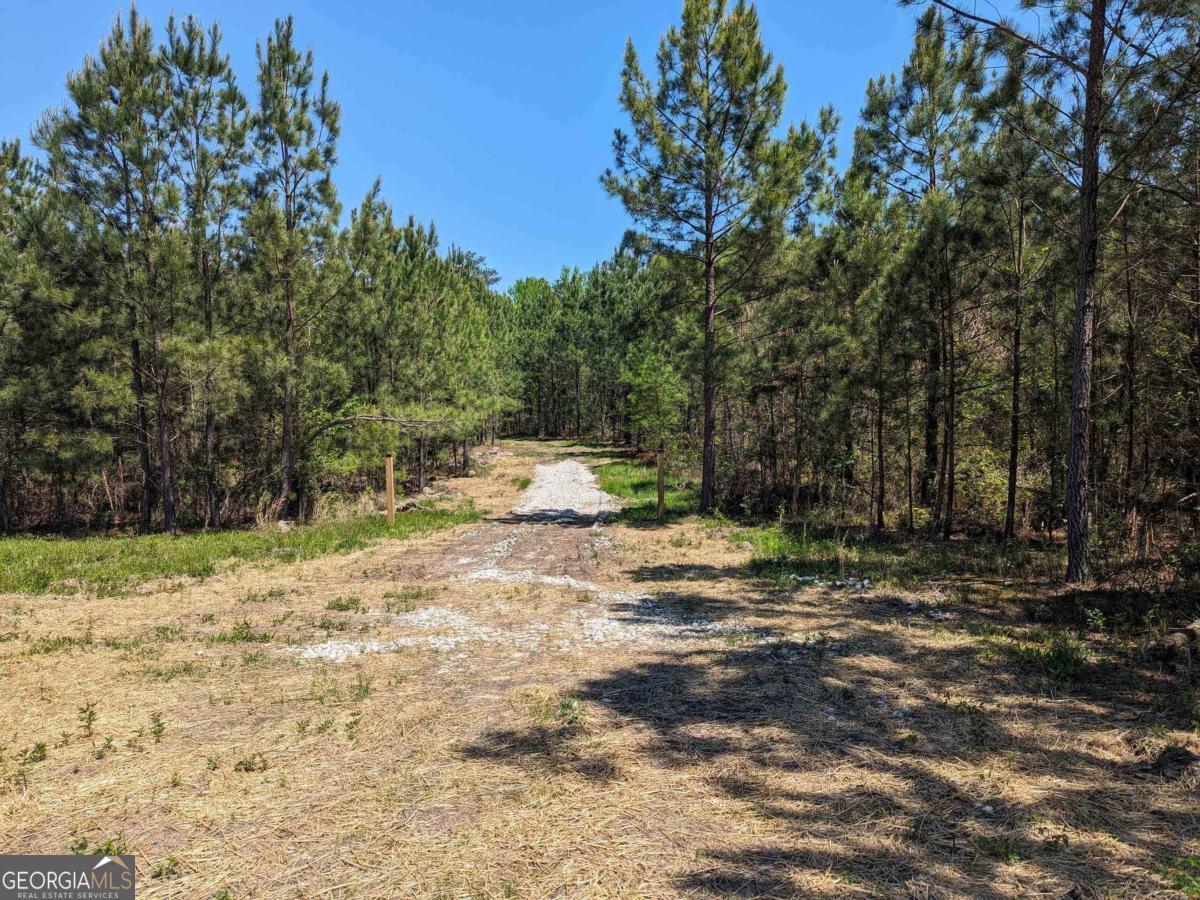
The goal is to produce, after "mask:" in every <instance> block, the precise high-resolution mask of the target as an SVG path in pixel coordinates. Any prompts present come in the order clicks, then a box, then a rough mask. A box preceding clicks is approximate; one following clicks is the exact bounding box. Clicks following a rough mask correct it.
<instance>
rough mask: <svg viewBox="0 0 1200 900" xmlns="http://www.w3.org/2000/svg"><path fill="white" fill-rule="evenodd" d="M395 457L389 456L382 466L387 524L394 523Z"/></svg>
mask: <svg viewBox="0 0 1200 900" xmlns="http://www.w3.org/2000/svg"><path fill="white" fill-rule="evenodd" d="M395 462H396V461H395V458H394V457H391V456H389V457H388V458H387V460H386V461H385V463H384V468H385V470H386V472H387V478H386V480H387V522H388V524H389V525H394V524H396V473H395Z"/></svg>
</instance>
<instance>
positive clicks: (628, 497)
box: [593, 461, 698, 523]
mask: <svg viewBox="0 0 1200 900" xmlns="http://www.w3.org/2000/svg"><path fill="white" fill-rule="evenodd" d="M593 471H594V472H595V473H596V477H597V478H598V479H599V481H600V489H601V490H602V491H605V492H606V493H609V494H613V495H614V496H617V497H621V498H622V499H623V500H625V509H624V510H622V512H621V516H620V518H621V520H622V521H624V522H627V523H641V522H656V521H657V520H658V473H657V470H656V468H655V465H654V463H651V462H647V463H640V462H632V461H629V462H612V463H605V464H604V465H600V466H596V467H595V469H593ZM697 501H698V495H697V492H696V489H695V488H694V487H692V486H690V485H686V484H681V483H679V482H678V481H676V480H675V479H672V478H671V477H670V474H669V473H668V476H667V481H666V502H667V520H668V521H669V520H671V519H678V518H680V517H682V516H687V515H691V514H692V513H694V512H695V511H696V504H697Z"/></svg>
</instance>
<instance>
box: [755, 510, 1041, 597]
mask: <svg viewBox="0 0 1200 900" xmlns="http://www.w3.org/2000/svg"><path fill="white" fill-rule="evenodd" d="M732 539H733V540H734V541H737V542H742V543H748V544H750V545H751V546H752V547H753V549H754V551H755V554H754V563H753V565H754V567H755V569H757V570H758V572H759V574H763V575H773V576H776V577H781V578H786V577H788V576H790V575H798V576H806V575H807V576H816V577H846V576H853V577H855V578H870V579H871V580H872V581H875V582H888V583H891V584H895V585H897V586H900V587H916V586H918V585H920V584H922V583H925V582H927V581H929V580H930V579H937V578H953V577H963V576H973V577H988V578H1021V579H1029V578H1036V579H1041V578H1053V577H1055V576H1056V575H1058V574H1059V573H1060V572H1061V571H1062V554H1061V552H1060V551H1059V550H1057V549H1053V548H1051V549H1043V548H1040V547H1035V546H1031V545H1027V544H1022V543H1011V544H1006V543H1002V542H999V541H986V540H963V541H952V542H950V543H943V542H940V541H932V540H925V539H921V538H916V537H908V536H905V535H894V534H888V535H879V536H871V535H867V534H855V533H854V532H852V531H850V532H843V533H841V534H838V533H837V531H836V530H829V529H819V530H812V531H810V530H808V529H807V528H805V527H804V525H802V524H800V525H792V524H786V523H775V524H772V525H759V526H746V527H742V528H739V529H737V530H736V531H734V532H733V534H732Z"/></svg>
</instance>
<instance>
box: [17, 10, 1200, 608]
mask: <svg viewBox="0 0 1200 900" xmlns="http://www.w3.org/2000/svg"><path fill="white" fill-rule="evenodd" d="M1033 13H1037V14H1039V16H1040V17H1034V16H1033ZM914 23H915V29H914V34H913V40H912V48H911V53H910V55H909V57H908V59H907V61H906V62H905V63H904V65H903V67H902V68H901V69H900V70H899V71H895V72H884V73H882V74H878V75H877V76H876V77H872V78H869V79H867V80H866V82H865V85H864V87H865V92H864V99H863V104H862V107H861V109H860V110H858V111H857V113H855V112H854V111H841V112H840V113H839V112H838V111H835V110H834V109H832V108H824V109H820V110H813V111H812V118H811V120H810V121H807V122H800V123H793V124H787V123H784V122H783V121H782V118H783V104H784V99H785V96H786V91H787V83H786V80H785V76H784V69H783V66H782V64H781V63H780V61H777V60H775V59H774V58H773V57H772V56H771V54H770V52H769V50H768V49H767V46H766V41H768V40H769V35H766V36H764V35H762V34H760V27H759V22H758V18H757V14H756V11H755V9H754V7H753V5H750V4H747V3H744V2H737V3H734V4H727V3H725V2H723V0H687V2H686V3H684V6H683V14H682V18H681V20H680V22H679V23H678V24H677V25H676V26H674V27H673V28H671V29H670V30H669V31H667V32H666V34H665V35H664V36H663V38H662V41H661V44H660V46H659V47H658V49H657V52H656V54H655V56H654V58H653V61H652V62H649V63H647V62H644V61H643V58H642V57H641V56H639V54H638V52H637V50H636V49H635V48H634V46H633V44H632V42H631V43H630V44H629V47H628V49H627V52H626V56H625V59H624V65H623V71H622V79H621V86H620V103H621V106H622V108H623V109H624V111H625V113H626V121H624V122H615V123H614V125H617V126H618V128H617V130H616V133H615V137H614V141H613V162H612V166H611V168H610V169H609V170H608V171H605V172H603V173H596V174H597V175H599V181H600V184H599V185H598V187H597V190H603V191H605V192H607V193H608V194H609V195H611V197H612V198H613V202H619V203H620V204H622V205H623V206H624V208H625V209H626V210H627V211H628V214H629V217H630V220H631V223H632V224H631V227H630V229H629V231H628V232H627V233H626V234H625V235H624V236H623V237H622V236H621V235H613V242H614V245H617V246H618V249H617V250H616V251H615V252H614V253H613V255H612V257H611V258H610V259H607V260H604V261H602V262H599V263H598V264H597V265H596V266H595V267H594V268H592V269H590V270H588V271H580V270H577V269H566V268H564V269H563V271H562V273H561V275H559V276H558V278H557V279H556V280H554V281H553V282H551V281H549V280H547V279H544V278H536V277H529V278H524V279H520V280H518V281H517V282H516V283H515V285H514V286H513V287H512V288H511V289H510V290H507V291H504V292H501V291H498V290H497V289H496V285H497V283H498V280H499V279H498V276H497V274H496V273H495V272H494V271H493V270H492V269H491V268H489V266H488V264H487V262H486V257H485V255H483V254H481V253H480V252H476V251H474V250H469V249H466V248H463V247H460V246H457V245H455V244H452V243H443V242H442V240H441V238H440V236H439V233H438V230H437V228H436V226H435V224H434V223H433V222H432V221H429V222H427V221H421V220H418V219H416V218H414V217H413V216H406V215H404V214H398V213H397V211H396V210H397V207H394V206H393V204H392V203H391V202H389V201H387V200H385V199H384V193H383V188H382V187H380V186H379V185H378V184H377V185H376V187H375V189H373V190H372V191H371V192H370V193H369V194H368V195H367V196H365V197H363V198H362V199H361V200H359V201H358V205H357V206H355V207H354V208H353V209H352V210H351V211H350V212H349V214H348V215H345V214H344V212H343V205H342V200H341V199H340V198H339V196H338V193H337V189H336V184H335V170H336V165H337V159H338V152H337V145H338V139H339V136H340V108H339V105H338V101H337V99H336V97H337V91H336V78H331V77H330V76H329V74H327V73H322V72H321V71H320V70H319V68H318V66H317V62H316V57H315V55H314V50H312V49H306V47H305V45H304V42H303V40H302V39H301V38H299V37H298V36H297V33H296V26H295V25H294V23H293V21H292V20H291V19H290V18H288V19H285V20H280V21H277V22H276V23H275V25H274V28H273V29H272V30H271V31H270V33H269V34H267V35H266V36H265V37H264V38H263V40H262V41H261V42H260V43H259V45H258V54H257V83H256V84H255V85H254V86H252V87H247V86H243V85H239V84H238V83H237V80H236V78H235V77H234V70H233V66H232V64H231V61H230V59H229V57H228V55H227V54H226V52H225V50H224V48H223V45H222V34H221V30H220V28H219V26H218V25H217V24H216V23H209V24H206V23H204V22H202V21H200V20H199V19H198V18H195V17H190V16H189V17H187V18H182V19H178V20H176V19H172V20H171V21H169V22H167V23H165V27H163V28H162V29H160V30H157V31H156V30H155V29H154V28H152V26H151V23H150V22H148V21H147V20H146V19H145V18H144V17H142V16H141V15H139V14H138V12H136V11H132V10H131V11H130V12H129V13H128V14H127V15H123V16H121V17H119V18H118V20H117V22H116V24H115V25H114V27H113V29H112V31H111V33H110V34H109V35H108V36H107V37H105V38H104V40H103V42H102V43H101V44H100V46H99V49H98V51H97V53H96V54H95V55H94V56H89V57H88V58H87V59H85V60H83V61H82V63H81V65H80V67H79V68H78V69H76V70H75V71H73V72H71V73H70V74H69V75H68V77H67V81H66V95H65V97H64V100H63V103H62V105H61V106H59V107H57V108H54V109H51V110H49V111H47V112H46V114H45V115H44V116H43V117H42V119H41V120H40V121H39V122H37V123H36V124H35V125H34V127H33V129H32V147H26V146H23V145H22V143H20V142H19V141H18V140H12V141H9V142H6V143H4V144H3V146H2V148H0V234H2V236H3V240H2V242H0V531H3V532H45V531H57V532H68V533H78V532H82V531H123V530H137V531H141V532H148V531H156V530H161V531H166V532H177V531H182V530H196V529H220V528H228V527H242V526H245V525H247V524H249V523H252V522H255V521H258V522H264V521H272V520H276V519H287V520H292V519H307V518H311V517H313V516H314V515H317V514H319V511H320V508H321V505H322V503H323V502H325V501H326V500H327V499H328V498H331V497H338V496H345V495H353V494H355V493H357V492H361V491H364V490H371V489H375V488H377V487H378V486H379V485H380V479H381V477H382V471H383V465H382V460H383V458H384V457H385V456H388V455H395V456H396V457H397V459H398V466H399V473H400V477H401V480H402V483H403V484H404V485H405V486H406V488H407V489H408V490H409V491H412V492H418V493H419V492H421V491H422V490H424V489H425V488H426V486H427V483H428V481H429V480H430V479H431V478H433V477H434V476H435V475H438V476H440V475H443V474H450V473H452V472H456V471H466V470H469V467H470V464H471V458H470V454H471V449H472V448H473V447H475V446H478V445H479V444H481V443H484V442H488V441H493V440H494V439H495V437H496V435H497V434H500V435H528V436H534V437H571V438H576V439H597V440H604V441H611V442H617V443H626V444H629V445H631V446H633V447H635V448H637V449H638V450H639V451H661V452H663V453H664V454H665V458H666V461H667V468H668V477H669V479H670V480H671V483H672V484H673V485H676V486H680V487H681V488H682V489H685V490H688V491H691V492H692V493H691V494H689V496H692V497H694V508H695V510H696V511H698V512H700V513H704V514H708V513H721V514H724V515H727V516H733V517H744V518H747V519H759V520H769V519H778V520H779V521H781V522H786V523H791V524H792V525H793V526H794V527H802V526H804V527H807V524H812V525H813V526H814V527H828V526H833V527H838V526H841V527H843V528H847V529H849V528H854V529H859V530H860V531H862V532H865V533H870V534H877V535H878V534H884V533H887V534H897V535H900V534H903V535H908V536H909V537H910V538H912V539H915V540H921V541H928V542H944V541H955V540H976V539H978V540H987V541H999V542H1006V541H1023V542H1037V543H1040V544H1045V545H1047V546H1054V547H1057V546H1065V547H1066V548H1067V551H1068V553H1067V556H1068V560H1067V563H1066V567H1065V571H1064V574H1066V576H1067V577H1068V579H1069V580H1071V581H1091V580H1122V579H1124V580H1126V581H1130V582H1133V583H1137V584H1139V585H1142V586H1147V585H1159V584H1163V583H1166V582H1170V581H1173V580H1180V579H1182V580H1187V579H1190V578H1194V577H1195V576H1196V575H1197V574H1200V544H1197V538H1196V533H1197V525H1198V524H1200V102H1198V101H1200V18H1198V17H1197V15H1196V10H1195V7H1194V5H1193V4H1190V3H1187V2H1180V0H1153V2H1140V3H1126V2H1115V0H1093V2H1092V3H1090V4H1089V5H1083V6H1081V5H1080V4H1077V3H1073V2H1063V0H1038V2H1036V3H1029V4H1027V5H1026V6H1023V7H1022V8H1021V9H1020V10H1018V11H1017V12H1016V14H1015V15H1014V17H1012V18H996V19H994V20H993V19H990V18H988V17H985V16H982V15H980V14H978V12H977V11H975V10H974V7H967V6H959V5H956V4H954V3H951V2H942V0H934V2H932V3H929V4H923V5H920V6H919V7H918V8H917V9H916V10H915V11H914ZM1039 23H1040V25H1039V27H1037V28H1034V27H1032V26H1033V25H1038V24H1039ZM318 51H319V48H318ZM783 62H784V63H786V60H785V61H783ZM864 74H866V73H864ZM843 116H853V117H855V118H854V119H853V121H854V122H855V125H854V140H853V151H852V153H851V155H850V158H849V159H838V158H836V154H835V149H834V148H835V136H836V134H837V132H838V129H839V128H840V127H842V124H841V123H842V117H843ZM481 249H485V248H481Z"/></svg>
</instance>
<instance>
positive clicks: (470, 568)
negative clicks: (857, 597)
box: [291, 460, 779, 662]
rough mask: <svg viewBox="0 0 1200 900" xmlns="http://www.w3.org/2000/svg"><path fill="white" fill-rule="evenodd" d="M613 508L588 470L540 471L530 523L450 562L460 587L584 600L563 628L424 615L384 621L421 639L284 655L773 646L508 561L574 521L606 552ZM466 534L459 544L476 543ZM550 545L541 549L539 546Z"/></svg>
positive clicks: (433, 611) (754, 632)
mask: <svg viewBox="0 0 1200 900" xmlns="http://www.w3.org/2000/svg"><path fill="white" fill-rule="evenodd" d="M619 508H620V503H619V502H618V501H617V499H616V498H614V497H612V496H610V495H608V494H606V493H605V492H604V491H602V490H600V487H599V485H598V483H597V482H596V477H595V476H594V475H593V474H592V472H591V470H590V469H588V468H587V467H586V466H584V465H582V464H581V463H578V462H576V461H575V460H563V461H561V462H555V463H546V464H543V465H539V466H538V467H537V469H536V470H535V472H534V478H533V481H532V483H531V484H530V486H529V488H528V489H526V491H525V493H524V494H523V495H522V496H521V501H520V503H519V504H518V505H517V506H516V507H515V508H514V509H513V515H514V516H518V517H521V518H523V519H528V520H532V521H524V522H520V523H517V524H513V525H512V526H511V528H510V530H509V531H508V532H506V533H505V534H504V536H503V537H502V539H501V540H499V541H497V542H496V543H494V544H492V545H491V546H490V547H487V548H486V549H484V550H483V551H482V552H481V553H479V554H478V555H477V556H463V557H459V558H458V559H457V560H456V562H455V563H454V565H455V567H456V568H460V569H461V568H466V569H467V571H465V572H461V574H457V575H454V576H453V580H457V581H466V582H495V583H499V584H513V583H524V582H533V583H538V584H545V585H549V586H553V587H565V588H568V589H570V590H573V591H578V592H580V593H583V594H587V595H589V600H590V602H588V603H586V604H585V605H581V606H580V607H579V608H578V609H575V610H573V611H572V614H571V615H570V616H568V617H567V618H566V619H565V621H563V622H561V623H559V624H557V625H555V626H551V625H548V624H546V623H542V622H534V623H531V624H528V625H524V626H521V627H519V628H495V627H493V626H491V625H486V624H484V623H482V622H477V621H475V620H474V619H472V618H470V617H469V616H466V615H463V614H462V613H459V612H456V611H455V610H452V609H449V608H446V607H440V606H430V607H424V608H422V609H418V610H415V611H414V612H410V613H404V614H401V615H396V616H392V617H391V620H390V621H391V624H393V625H395V626H398V627H400V628H404V629H413V630H415V631H419V632H424V633H419V634H412V635H404V636H402V637H398V638H395V639H393V640H386V641H385V640H344V639H334V640H327V641H323V642H321V643H318V644H311V645H309V646H306V647H299V648H292V649H291V652H294V653H297V654H299V656H300V658H301V659H326V660H331V661H333V662H343V661H345V660H347V659H353V658H355V657H357V656H362V655H363V654H365V653H391V652H395V651H397V650H401V649H404V648H408V647H425V648H428V649H431V650H434V651H439V652H449V651H458V652H457V653H455V654H454V657H455V658H461V657H462V655H463V651H465V650H466V649H468V648H467V647H466V646H465V645H469V644H472V643H487V644H493V645H494V644H507V645H509V646H511V647H512V648H513V649H514V650H519V651H530V650H534V649H537V648H539V646H541V645H542V642H543V639H544V638H548V637H551V638H552V640H553V646H554V647H556V648H557V649H558V650H560V651H564V652H583V651H585V650H586V649H587V648H589V647H597V646H613V645H635V646H639V647H656V646H665V645H667V644H668V643H673V642H676V641H680V640H711V639H713V638H728V639H736V640H737V642H738V643H741V642H750V643H763V642H777V641H778V640H779V638H778V637H777V636H775V635H773V634H772V633H771V632H768V631H766V630H764V629H757V628H752V627H750V626H748V625H744V624H740V623H737V622H712V621H709V620H708V619H701V618H696V617H692V616H686V615H682V614H680V613H677V612H675V611H673V610H671V609H670V608H668V607H666V606H664V605H662V604H661V603H659V602H657V600H656V599H655V597H654V596H653V595H652V594H646V593H637V592H632V591H622V590H615V589H612V588H608V587H604V586H603V585H599V584H596V583H594V582H591V581H584V580H582V579H579V578H575V577H574V576H572V575H548V574H543V573H539V572H537V571H535V570H534V569H533V568H529V567H528V565H527V564H528V562H529V560H528V558H525V559H523V560H522V562H524V563H526V565H521V566H517V565H513V564H512V560H511V557H512V555H513V552H514V550H515V549H516V548H517V546H518V545H519V544H520V543H521V541H522V539H523V538H530V537H534V538H535V539H536V537H537V536H538V535H547V536H548V535H549V534H550V532H546V531H544V530H543V529H558V528H580V527H581V520H582V522H583V524H586V522H587V520H589V519H592V520H594V521H593V522H592V524H591V527H590V528H589V529H587V533H588V538H589V540H590V542H591V545H592V547H593V549H594V550H599V549H601V548H603V547H608V546H611V543H612V542H611V541H610V540H609V539H608V538H607V537H605V536H604V535H603V534H602V521H603V517H604V515H605V514H606V513H609V512H612V511H615V510H617V509H619ZM477 535H478V532H472V533H470V534H468V535H467V536H477ZM549 544H550V541H549V540H548V541H547V545H549Z"/></svg>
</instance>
